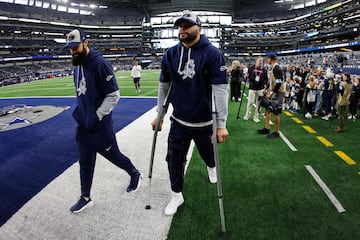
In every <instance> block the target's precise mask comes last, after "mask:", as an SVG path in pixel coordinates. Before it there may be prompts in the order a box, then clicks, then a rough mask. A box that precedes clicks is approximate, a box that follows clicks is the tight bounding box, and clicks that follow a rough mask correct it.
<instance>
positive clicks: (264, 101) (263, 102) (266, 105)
mask: <svg viewBox="0 0 360 240" xmlns="http://www.w3.org/2000/svg"><path fill="white" fill-rule="evenodd" d="M258 100H259V102H260V107H263V108H265V109H266V110H268V111H270V112H274V110H275V108H274V106H273V105H272V103H271V100H270V99H268V98H267V97H266V96H259V99H258Z"/></svg>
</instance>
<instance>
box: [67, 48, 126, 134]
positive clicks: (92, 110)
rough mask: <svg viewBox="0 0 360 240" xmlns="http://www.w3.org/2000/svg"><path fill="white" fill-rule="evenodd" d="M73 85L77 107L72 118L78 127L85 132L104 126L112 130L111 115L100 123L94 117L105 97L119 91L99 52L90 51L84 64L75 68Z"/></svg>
mask: <svg viewBox="0 0 360 240" xmlns="http://www.w3.org/2000/svg"><path fill="white" fill-rule="evenodd" d="M84 78H85V80H84ZM74 83H75V88H76V97H77V106H76V108H75V110H74V112H73V117H74V119H75V120H76V122H77V123H78V126H79V127H80V128H81V129H83V130H84V131H87V132H95V131H98V130H99V129H101V128H103V127H105V126H107V127H109V128H112V117H111V113H110V114H109V115H106V116H104V118H103V119H102V120H101V121H99V118H98V116H97V115H96V110H97V109H98V108H99V107H100V105H101V104H102V102H103V101H104V98H105V97H106V95H107V94H109V93H112V92H115V91H117V90H119V88H118V85H117V82H116V78H115V75H114V73H113V70H112V66H111V64H110V63H109V62H108V61H106V60H105V59H104V58H103V57H102V54H101V52H100V51H97V50H94V49H90V52H89V55H88V56H87V57H86V60H85V63H84V64H83V65H80V66H77V67H75V69H74Z"/></svg>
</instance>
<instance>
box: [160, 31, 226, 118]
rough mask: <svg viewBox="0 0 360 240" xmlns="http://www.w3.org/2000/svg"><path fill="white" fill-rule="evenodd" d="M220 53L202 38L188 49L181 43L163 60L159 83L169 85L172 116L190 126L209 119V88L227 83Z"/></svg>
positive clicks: (223, 62)
mask: <svg viewBox="0 0 360 240" xmlns="http://www.w3.org/2000/svg"><path fill="white" fill-rule="evenodd" d="M227 81H228V80H227V73H226V65H225V60H224V56H223V54H222V53H221V52H220V50H219V49H217V48H216V47H215V46H213V45H212V44H211V43H210V42H209V40H208V39H207V38H206V37H205V36H204V35H201V38H200V41H199V42H198V43H196V44H195V45H194V46H193V47H191V48H185V47H184V46H183V45H182V44H181V42H180V43H179V44H177V45H176V46H173V47H171V48H169V49H168V50H167V51H166V52H165V54H164V56H163V59H162V66H161V74H160V82H172V90H171V91H172V92H171V94H170V96H169V101H170V103H171V104H172V106H173V108H174V112H173V116H174V117H176V118H178V119H180V120H182V121H186V122H189V123H201V122H208V121H210V120H211V89H212V88H211V85H212V84H214V85H216V84H227V83H228V82H227Z"/></svg>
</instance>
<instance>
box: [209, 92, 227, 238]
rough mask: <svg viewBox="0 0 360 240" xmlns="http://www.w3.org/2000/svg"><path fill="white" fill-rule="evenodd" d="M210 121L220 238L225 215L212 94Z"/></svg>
mask: <svg viewBox="0 0 360 240" xmlns="http://www.w3.org/2000/svg"><path fill="white" fill-rule="evenodd" d="M211 102H212V121H213V124H212V126H213V149H214V161H215V167H216V177H217V194H218V199H219V210H220V221H221V233H222V236H225V234H226V226H225V215H224V204H223V193H222V185H221V176H220V163H219V154H218V146H217V143H218V138H217V124H216V118H217V117H216V116H217V112H216V106H215V95H214V92H212V101H211Z"/></svg>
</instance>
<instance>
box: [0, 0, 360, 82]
mask: <svg viewBox="0 0 360 240" xmlns="http://www.w3.org/2000/svg"><path fill="white" fill-rule="evenodd" d="M0 6H1V8H0V20H1V22H0V27H1V30H0V63H1V65H0V71H1V82H2V85H6V84H9V83H12V82H22V81H28V80H29V79H34V78H35V79H36V78H45V77H47V76H49V75H54V76H59V75H61V74H66V75H67V74H69V73H71V71H70V68H69V67H65V66H69V65H68V64H63V63H64V62H69V60H70V57H69V54H68V52H66V51H64V50H63V45H64V40H65V38H66V33H67V32H69V31H70V30H71V29H73V28H76V27H78V28H83V29H84V30H86V33H87V34H88V36H89V37H90V38H91V46H92V47H95V48H97V49H100V50H101V51H103V52H104V54H105V55H106V57H107V58H109V59H110V61H111V62H112V63H113V65H114V66H115V67H116V69H117V70H120V69H128V68H129V66H131V64H132V60H133V58H134V57H137V58H139V59H140V64H141V65H143V66H144V67H149V68H157V67H159V62H160V59H161V56H162V54H163V52H164V51H165V49H166V48H168V47H169V46H171V45H174V43H175V42H176V39H177V30H176V29H174V28H173V23H174V19H176V17H177V16H178V15H179V13H180V12H181V11H182V10H183V9H184V8H189V9H191V10H193V11H202V12H201V13H200V17H201V20H202V21H203V25H202V27H203V33H204V34H206V35H207V36H208V37H209V38H210V40H211V41H212V43H213V44H214V45H215V46H217V47H219V48H220V49H221V50H222V51H223V52H224V54H225V56H226V57H227V60H228V61H229V62H230V61H231V60H233V59H235V58H240V59H244V60H245V61H248V60H247V59H246V56H248V53H249V52H253V53H254V56H256V55H260V54H261V55H266V54H267V53H269V52H276V53H278V54H280V55H282V56H290V57H291V55H296V56H307V55H311V56H313V57H314V58H315V60H317V61H316V62H321V61H322V58H321V56H322V55H324V54H326V53H329V52H332V53H333V52H337V53H338V54H343V55H346V56H348V55H350V56H351V57H350V58H349V60H348V61H347V62H345V68H346V67H347V65H349V66H358V65H359V60H358V59H359V54H358V52H357V51H358V50H359V31H360V29H359V28H360V26H359V14H360V3H359V2H358V1H351V0H346V1H333V0H330V1H322V0H316V1H315V0H313V1H305V0H304V1H303V0H294V1H275V2H273V3H272V2H270V3H269V1H251V0H248V1H235V0H234V1H229V0H227V1H221V2H219V1H201V2H199V3H198V2H196V1H195V2H193V1H155V0H151V1H126V0H125V1H101V2H96V1H95V2H94V3H92V4H84V3H79V2H71V1H35V0H34V1H27V0H14V1H12V0H3V1H0ZM204 9H206V11H205V12H204V11H203V10H204ZM219 9H222V11H221V12H219V11H218V10H219ZM289 10H290V11H289ZM349 52H351V54H349ZM334 61H336V60H334ZM336 63H337V61H336ZM149 65H150V66H149ZM334 66H335V64H334ZM342 67H344V66H342Z"/></svg>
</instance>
